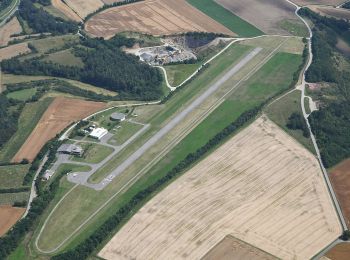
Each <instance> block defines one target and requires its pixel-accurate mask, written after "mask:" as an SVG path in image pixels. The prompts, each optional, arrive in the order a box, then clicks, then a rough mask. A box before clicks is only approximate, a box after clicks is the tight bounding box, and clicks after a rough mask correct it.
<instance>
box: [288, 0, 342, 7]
mask: <svg viewBox="0 0 350 260" xmlns="http://www.w3.org/2000/svg"><path fill="white" fill-rule="evenodd" d="M292 2H293V3H296V4H297V5H300V6H305V5H332V6H338V5H340V4H342V3H344V2H345V0H292Z"/></svg>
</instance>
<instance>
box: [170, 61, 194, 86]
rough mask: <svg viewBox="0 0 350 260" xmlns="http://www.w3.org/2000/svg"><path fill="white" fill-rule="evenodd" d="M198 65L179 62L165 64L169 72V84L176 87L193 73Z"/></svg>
mask: <svg viewBox="0 0 350 260" xmlns="http://www.w3.org/2000/svg"><path fill="white" fill-rule="evenodd" d="M198 67H199V65H198V64H178V65H168V66H164V69H165V70H166V72H167V75H168V81H169V84H170V85H171V86H173V87H176V86H178V85H180V84H181V83H182V82H183V81H184V80H185V79H187V78H188V77H189V76H190V75H192V74H193V73H194V72H195V71H196V70H197V69H198Z"/></svg>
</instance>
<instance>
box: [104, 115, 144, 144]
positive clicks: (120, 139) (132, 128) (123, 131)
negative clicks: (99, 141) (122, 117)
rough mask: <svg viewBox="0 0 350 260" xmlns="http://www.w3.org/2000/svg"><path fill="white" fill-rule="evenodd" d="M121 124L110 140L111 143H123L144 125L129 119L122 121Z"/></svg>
mask: <svg viewBox="0 0 350 260" xmlns="http://www.w3.org/2000/svg"><path fill="white" fill-rule="evenodd" d="M119 126H120V128H117V129H116V130H114V133H115V135H114V136H113V137H112V138H111V139H110V140H109V141H108V142H109V143H110V144H113V145H122V144H123V143H125V141H127V140H128V139H129V138H130V137H132V136H133V135H134V134H135V133H136V132H137V131H139V130H140V129H141V128H142V125H139V124H135V123H132V122H127V121H124V122H121V123H120V124H119Z"/></svg>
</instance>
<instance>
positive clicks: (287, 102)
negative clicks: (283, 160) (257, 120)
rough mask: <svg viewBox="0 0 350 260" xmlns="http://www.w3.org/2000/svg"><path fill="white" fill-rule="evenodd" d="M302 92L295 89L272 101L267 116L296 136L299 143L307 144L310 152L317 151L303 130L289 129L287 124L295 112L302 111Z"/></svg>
mask: <svg viewBox="0 0 350 260" xmlns="http://www.w3.org/2000/svg"><path fill="white" fill-rule="evenodd" d="M300 99H301V92H300V91H298V90H295V91H293V92H291V93H290V94H288V95H286V96H284V97H282V98H281V99H279V100H277V101H276V102H274V103H272V104H271V105H269V106H268V107H267V108H266V109H265V113H266V114H267V116H268V117H269V118H270V119H271V120H272V121H273V122H275V123H276V124H277V125H278V126H280V127H281V128H282V129H283V130H285V131H286V132H287V133H288V134H289V135H291V136H292V137H294V138H295V139H296V140H297V141H298V142H299V143H301V144H302V145H303V146H305V147H306V148H307V149H308V150H309V151H310V152H312V153H315V150H314V148H313V144H312V142H311V139H310V138H305V137H304V136H303V133H302V131H301V130H292V129H289V128H288V127H287V126H286V125H287V122H288V118H289V117H290V115H291V114H292V113H293V112H298V113H301V103H300V102H301V100H300Z"/></svg>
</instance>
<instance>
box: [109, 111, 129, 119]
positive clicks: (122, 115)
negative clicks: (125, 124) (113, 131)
mask: <svg viewBox="0 0 350 260" xmlns="http://www.w3.org/2000/svg"><path fill="white" fill-rule="evenodd" d="M125 117H126V116H125V114H123V113H117V112H116V113H113V114H112V115H111V116H110V119H111V120H113V121H124V120H125Z"/></svg>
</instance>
